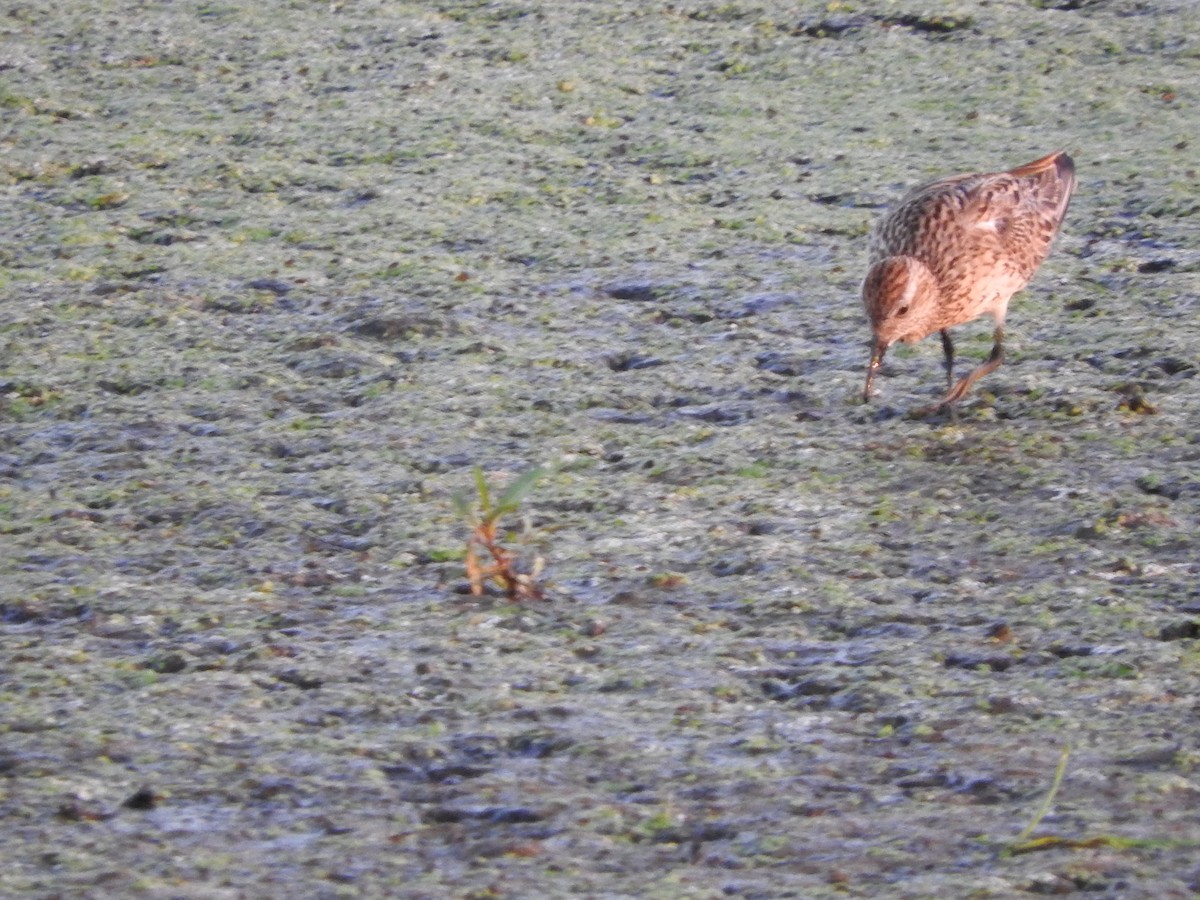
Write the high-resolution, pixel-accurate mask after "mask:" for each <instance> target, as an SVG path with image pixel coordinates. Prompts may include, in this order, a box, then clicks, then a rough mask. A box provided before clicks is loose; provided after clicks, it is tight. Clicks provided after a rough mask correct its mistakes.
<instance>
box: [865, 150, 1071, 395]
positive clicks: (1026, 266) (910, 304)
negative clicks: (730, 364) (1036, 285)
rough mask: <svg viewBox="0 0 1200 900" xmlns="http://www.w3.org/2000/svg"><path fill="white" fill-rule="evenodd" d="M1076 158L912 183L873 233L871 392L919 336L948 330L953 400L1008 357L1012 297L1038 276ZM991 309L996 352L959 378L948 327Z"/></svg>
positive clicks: (868, 291)
mask: <svg viewBox="0 0 1200 900" xmlns="http://www.w3.org/2000/svg"><path fill="white" fill-rule="evenodd" d="M1074 188H1075V164H1074V163H1073V162H1072V161H1071V157H1069V156H1067V154H1066V153H1065V152H1063V151H1061V150H1060V151H1058V152H1057V153H1051V154H1050V155H1049V156H1043V157H1042V158H1041V159H1037V160H1034V161H1033V162H1031V163H1026V164H1025V165H1023V166H1018V167H1017V168H1015V169H1012V170H1011V171H1008V172H996V173H992V174H984V173H978V174H968V175H956V176H954V177H952V178H946V179H943V180H941V181H935V182H932V183H931V184H926V185H922V186H921V187H917V188H913V189H912V190H911V191H909V192H908V193H907V194H905V195H904V196H903V197H901V198H900V200H899V201H898V202H897V203H896V205H895V206H894V207H892V208H891V209H890V210H889V211H888V212H887V214H886V215H885V216H884V217H883V218H882V219H881V220H880V221H879V223H878V224H877V225H876V226H875V228H874V230H873V231H872V233H871V239H870V269H869V270H868V272H867V277H866V280H864V281H863V286H862V294H863V303H864V304H865V305H866V308H867V317H868V318H869V319H870V320H871V330H872V332H873V335H874V342H873V344H872V347H871V363H870V365H869V366H868V367H867V386H866V388H865V389H864V390H863V401H864V402H865V401H867V400H869V399H870V398H871V385H872V383H873V382H874V380H875V373H876V372H877V371H879V367H880V365H881V364H882V362H883V355H884V354H885V353H886V352H887V349H888V347H890V346H891V345H892V344H894V343H895V342H896V341H901V342H903V343H906V344H914V343H916V342H917V341H919V340H921V339H922V338H925V337H927V336H929V335H931V334H933V333H934V332H935V331H938V332H941V336H942V350H943V351H944V352H945V355H946V385H947V388H948V391H947V393H946V395H945V396H944V397H942V399H941V400H940V401H938V403H937V404H936V405H935V406H934V407H932V409H933V410H939V409H942V408H944V407H949V408H950V411H951V413H952V414H953V412H954V405H953V404H955V403H956V402H957V401H959V400H961V399H962V398H963V397H964V396H966V393H967V391H969V390H970V389H971V385H973V384H974V383H975V382H976V381H978V380H979V379H980V378H982V377H983V376H984V375H986V374H988V373H989V372H992V371H995V370H996V369H997V368H998V367H999V366H1000V363H1002V362H1003V361H1004V316H1005V313H1006V312H1007V311H1008V301H1009V300H1010V299H1011V298H1012V296H1013V294H1015V293H1016V292H1017V291H1019V290H1021V288H1023V287H1025V285H1026V284H1027V283H1028V281H1029V279H1030V278H1032V277H1033V273H1034V272H1035V271H1037V267H1038V266H1039V265H1041V263H1042V260H1044V259H1045V258H1046V254H1047V253H1048V252H1049V251H1050V243H1051V242H1052V241H1053V240H1054V236H1055V235H1056V234H1057V233H1058V229H1059V226H1060V225H1061V224H1062V220H1063V216H1064V215H1066V212H1067V204H1068V203H1069V202H1070V199H1071V191H1073V190H1074ZM984 314H987V315H990V316H991V317H992V318H993V319H994V320H995V323H996V330H995V335H994V336H995V343H994V345H993V346H992V353H991V356H989V357H988V358H987V360H986V361H985V362H984V363H983V364H982V365H981V366H979V367H978V368H976V369H974V370H973V371H972V372H970V373H968V374H967V375H965V376H964V377H963V378H962V379H960V380H959V381H958V383H957V384H956V383H955V381H954V342H953V341H952V340H951V339H950V331H949V329H950V328H952V327H953V326H955V325H961V324H962V323H964V322H970V321H971V320H972V319H975V318H978V317H979V316H982V315H984Z"/></svg>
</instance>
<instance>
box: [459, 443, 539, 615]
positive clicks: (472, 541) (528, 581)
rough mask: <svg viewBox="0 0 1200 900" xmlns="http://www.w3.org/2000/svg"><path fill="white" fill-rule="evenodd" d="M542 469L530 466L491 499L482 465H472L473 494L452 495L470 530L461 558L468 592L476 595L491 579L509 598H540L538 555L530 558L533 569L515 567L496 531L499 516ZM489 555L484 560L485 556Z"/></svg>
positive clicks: (516, 505) (514, 506)
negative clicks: (520, 570)
mask: <svg viewBox="0 0 1200 900" xmlns="http://www.w3.org/2000/svg"><path fill="white" fill-rule="evenodd" d="M544 472H545V470H544V469H541V468H533V469H530V470H529V471H528V472H525V473H523V474H521V475H519V476H518V477H517V478H515V479H514V480H513V481H512V483H511V484H509V486H508V487H507V488H505V489H504V492H503V493H502V494H500V496H499V497H498V498H497V499H496V500H495V501H493V500H492V491H491V488H490V487H489V486H488V483H487V478H486V477H485V476H484V474H483V469H481V468H480V467H479V466H476V467H475V469H474V477H475V494H476V496H475V497H474V498H470V497H468V496H463V495H460V496H458V497H455V498H454V506H455V508H456V510H457V511H458V514H459V515H460V516H462V517H463V519H464V520H465V521H466V523H467V525H468V526H469V527H470V529H471V532H470V534H469V535H468V536H467V549H466V555H465V562H466V567H467V580H468V581H469V582H470V583H471V593H472V594H473V595H474V596H476V597H480V596H482V595H483V593H484V586H485V585H486V584H487V583H488V582H489V581H490V582H494V583H495V584H496V585H497V586H498V587H499V588H500V590H502V591H503V592H504V595H505V596H506V597H508V599H510V600H541V599H542V598H543V596H544V594H543V591H542V588H541V585H539V584H538V583H537V577H538V575H539V574H540V573H541V569H542V559H541V558H540V557H538V558H536V559H535V560H534V565H533V571H532V572H530V573H525V572H518V571H517V570H516V563H517V559H518V557H517V554H515V553H513V552H512V551H511V550H508V549H506V548H505V547H502V546H501V545H500V539H499V536H498V534H497V532H499V530H500V519H501V518H502V517H503V516H506V515H508V514H509V513H515V512H517V510H519V509H520V508H521V501H522V500H524V499H525V497H526V496H528V494H529V492H530V491H531V490H532V489H533V485H534V483H535V482H536V481H537V480H538V479H539V478H541V477H542V475H543V474H544ZM489 557H490V559H491V561H490V562H487V561H486V560H487V558H489Z"/></svg>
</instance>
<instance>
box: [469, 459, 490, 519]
mask: <svg viewBox="0 0 1200 900" xmlns="http://www.w3.org/2000/svg"><path fill="white" fill-rule="evenodd" d="M471 472H472V474H473V475H474V476H475V490H476V491H477V492H478V493H479V508H480V509H481V510H483V517H484V519H485V520H486V519H487V517H488V515H489V514H490V513H491V511H492V499H491V494H490V493H489V492H488V483H487V478H485V477H484V474H483V469H482V467H480V466H476V467H475V468H474V469H472V470H471Z"/></svg>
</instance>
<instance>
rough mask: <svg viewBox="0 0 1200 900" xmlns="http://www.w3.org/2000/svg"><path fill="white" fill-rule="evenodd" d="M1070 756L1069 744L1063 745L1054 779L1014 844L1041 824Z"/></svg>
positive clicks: (1065, 770) (1059, 784)
mask: <svg viewBox="0 0 1200 900" xmlns="http://www.w3.org/2000/svg"><path fill="white" fill-rule="evenodd" d="M1070 758H1071V745H1070V744H1067V746H1065V747H1063V751H1062V758H1061V759H1059V761H1058V770H1057V771H1056V772H1055V773H1054V781H1053V783H1051V785H1050V790H1049V792H1048V793H1047V794H1046V796H1045V797H1044V798H1043V799H1042V805H1041V806H1039V807H1038V811H1037V812H1036V813H1035V814H1034V816H1033V820H1032V821H1031V822H1030V823H1029V824H1028V825H1026V826H1025V828H1024V830H1023V831H1022V832H1021V833H1020V834H1018V835H1017V837H1016V839H1015V840H1014V841H1013V843H1014V844H1020V843H1022V842H1023V841H1025V839H1026V838H1028V837H1029V835H1031V834H1033V829H1035V828H1037V827H1038V825H1039V824H1041V821H1042V819H1044V818H1045V817H1046V813H1048V812H1050V807H1051V805H1052V804H1053V803H1054V797H1055V795H1057V794H1058V789H1059V787H1060V786H1061V785H1062V781H1063V776H1064V775H1065V774H1066V773H1067V760H1068V759H1070Z"/></svg>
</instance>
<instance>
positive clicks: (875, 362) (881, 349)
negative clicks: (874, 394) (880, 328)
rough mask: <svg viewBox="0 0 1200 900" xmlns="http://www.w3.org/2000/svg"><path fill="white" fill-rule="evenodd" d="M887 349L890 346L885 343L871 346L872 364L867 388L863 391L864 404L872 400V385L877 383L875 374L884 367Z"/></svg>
mask: <svg viewBox="0 0 1200 900" xmlns="http://www.w3.org/2000/svg"><path fill="white" fill-rule="evenodd" d="M887 348H888V345H887V344H885V343H884V342H883V341H876V342H875V343H874V344H872V345H871V362H870V364H869V365H868V366H867V386H866V387H865V388H864V389H863V403H866V402H868V401H869V400H870V399H871V385H873V384H874V383H875V373H876V372H878V371H879V367H880V366H882V365H883V354H885V353H887Z"/></svg>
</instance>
